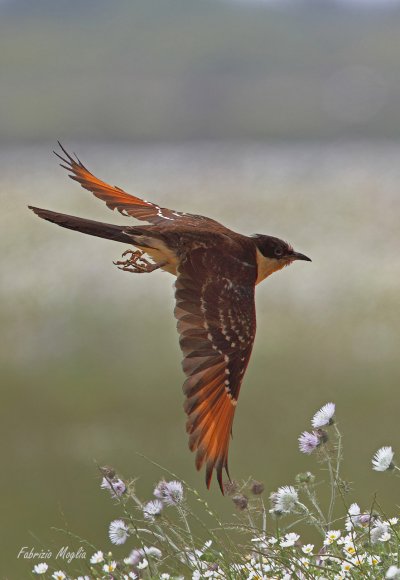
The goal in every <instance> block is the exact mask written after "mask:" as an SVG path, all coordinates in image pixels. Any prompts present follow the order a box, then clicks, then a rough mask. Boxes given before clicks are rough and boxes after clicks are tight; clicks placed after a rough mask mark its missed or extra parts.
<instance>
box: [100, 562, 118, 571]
mask: <svg viewBox="0 0 400 580" xmlns="http://www.w3.org/2000/svg"><path fill="white" fill-rule="evenodd" d="M116 567H117V562H115V561H114V560H113V561H112V562H110V563H109V564H104V566H103V571H104V572H114V570H115V568H116Z"/></svg>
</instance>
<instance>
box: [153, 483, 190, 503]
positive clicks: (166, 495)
mask: <svg viewBox="0 0 400 580" xmlns="http://www.w3.org/2000/svg"><path fill="white" fill-rule="evenodd" d="M154 495H155V496H156V498H157V499H160V500H161V501H163V502H164V503H165V504H166V505H178V504H180V503H181V502H182V500H183V485H182V484H181V482H180V481H160V482H159V483H158V484H157V487H156V488H155V490H154Z"/></svg>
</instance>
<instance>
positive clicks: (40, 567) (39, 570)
mask: <svg viewBox="0 0 400 580" xmlns="http://www.w3.org/2000/svg"><path fill="white" fill-rule="evenodd" d="M47 569H48V565H47V564H46V562H39V564H36V565H35V566H34V567H33V570H32V572H33V573H34V574H45V573H46V572H47Z"/></svg>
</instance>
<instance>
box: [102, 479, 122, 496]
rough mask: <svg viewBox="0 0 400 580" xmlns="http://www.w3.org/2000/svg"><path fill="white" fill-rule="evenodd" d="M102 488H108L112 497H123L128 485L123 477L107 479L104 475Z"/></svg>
mask: <svg viewBox="0 0 400 580" xmlns="http://www.w3.org/2000/svg"><path fill="white" fill-rule="evenodd" d="M100 487H101V489H107V490H108V491H109V492H110V495H111V497H114V498H115V497H121V495H123V494H124V493H125V492H126V485H125V483H124V482H123V481H122V479H107V477H103V481H102V482H101V485H100Z"/></svg>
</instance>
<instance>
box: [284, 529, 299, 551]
mask: <svg viewBox="0 0 400 580" xmlns="http://www.w3.org/2000/svg"><path fill="white" fill-rule="evenodd" d="M299 538H300V536H299V534H294V533H293V532H291V533H290V534H285V536H284V538H283V540H281V542H280V545H281V546H282V548H290V547H292V546H294V545H295V543H296V542H297V540H298V539H299Z"/></svg>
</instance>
